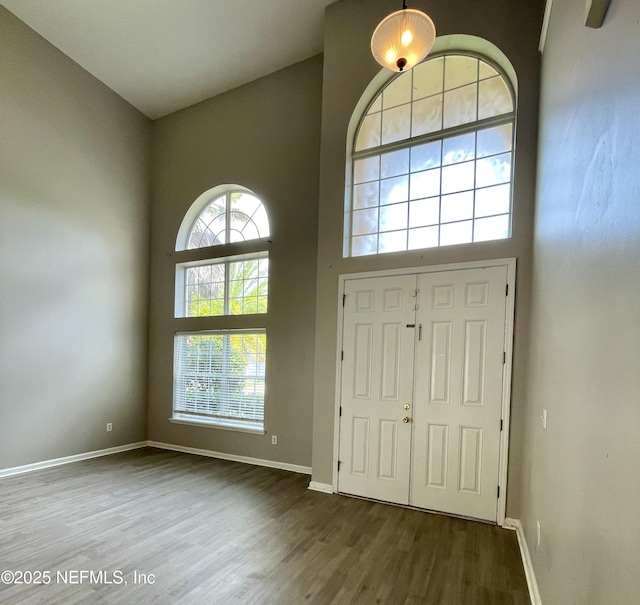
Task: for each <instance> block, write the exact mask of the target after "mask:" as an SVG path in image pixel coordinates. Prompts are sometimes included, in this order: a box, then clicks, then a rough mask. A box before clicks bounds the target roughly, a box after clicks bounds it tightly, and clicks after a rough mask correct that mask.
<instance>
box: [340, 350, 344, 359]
mask: <svg viewBox="0 0 640 605" xmlns="http://www.w3.org/2000/svg"><path fill="white" fill-rule="evenodd" d="M340 361H344V351H340Z"/></svg>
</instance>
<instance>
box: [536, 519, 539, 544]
mask: <svg viewBox="0 0 640 605" xmlns="http://www.w3.org/2000/svg"><path fill="white" fill-rule="evenodd" d="M536 542H537V545H538V546H540V521H536Z"/></svg>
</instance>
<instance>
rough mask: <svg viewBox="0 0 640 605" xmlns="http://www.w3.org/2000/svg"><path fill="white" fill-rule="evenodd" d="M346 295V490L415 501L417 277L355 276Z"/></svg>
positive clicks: (342, 482)
mask: <svg viewBox="0 0 640 605" xmlns="http://www.w3.org/2000/svg"><path fill="white" fill-rule="evenodd" d="M344 294H345V298H344V328H343V353H342V355H343V373H342V393H341V395H342V401H341V418H340V420H341V422H340V427H341V429H340V467H339V470H338V477H339V489H340V491H341V492H344V493H347V494H354V495H357V496H365V497H368V498H376V499H379V500H386V501H388V502H397V503H400V504H408V501H409V476H410V462H411V460H410V449H409V444H410V442H411V423H410V422H406V423H405V422H402V419H403V417H405V416H406V417H407V418H409V417H410V416H411V414H410V410H409V411H407V410H405V409H404V408H403V405H405V404H410V403H411V401H412V392H413V357H414V355H413V350H414V340H415V339H414V333H415V327H412V326H413V325H414V324H415V305H416V299H415V294H416V276H415V275H409V276H406V275H403V276H398V277H383V278H371V279H357V280H350V281H348V282H347V283H346V288H345V293H344ZM408 326H409V327H408Z"/></svg>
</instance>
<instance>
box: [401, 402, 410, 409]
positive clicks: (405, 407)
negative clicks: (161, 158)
mask: <svg viewBox="0 0 640 605" xmlns="http://www.w3.org/2000/svg"><path fill="white" fill-rule="evenodd" d="M402 407H403V408H404V409H405V410H410V409H411V405H409V404H408V403H405V404H404V405H403V406H402Z"/></svg>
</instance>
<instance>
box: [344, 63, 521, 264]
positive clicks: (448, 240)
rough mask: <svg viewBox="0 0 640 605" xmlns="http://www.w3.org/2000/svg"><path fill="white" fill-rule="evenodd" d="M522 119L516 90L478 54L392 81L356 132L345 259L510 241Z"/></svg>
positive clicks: (425, 66)
mask: <svg viewBox="0 0 640 605" xmlns="http://www.w3.org/2000/svg"><path fill="white" fill-rule="evenodd" d="M514 121H515V105H514V95H513V92H512V89H511V86H510V84H509V83H508V81H507V79H506V77H505V76H504V75H503V74H502V73H501V72H500V71H498V68H497V67H494V66H492V65H490V64H489V63H488V62H487V61H486V60H484V59H481V58H479V57H477V56H470V55H464V54H459V53H458V54H446V55H441V56H435V57H433V58H429V59H427V60H426V61H424V62H423V63H421V64H420V65H417V66H416V67H414V68H413V69H412V70H410V71H408V72H405V73H402V74H400V75H399V76H398V77H396V78H394V79H393V80H392V81H391V82H390V83H389V84H387V85H386V86H385V87H384V88H383V89H382V90H381V91H380V93H379V94H378V95H377V96H376V97H375V99H374V100H373V102H372V103H371V104H370V105H369V108H368V109H367V111H366V113H365V115H364V116H363V117H362V119H361V121H360V124H359V126H358V128H357V130H356V135H355V140H354V145H353V153H352V156H351V170H352V173H351V186H350V189H349V194H350V195H348V196H347V202H346V204H347V207H346V212H345V232H346V236H347V241H348V244H347V246H346V249H345V255H346V256H364V255H369V254H381V253H385V252H397V251H403V250H416V249H421V248H430V247H435V246H446V245H451V244H464V243H471V242H479V241H486V240H495V239H503V238H507V237H509V236H510V225H511V197H512V196H511V181H512V174H513V141H514Z"/></svg>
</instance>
